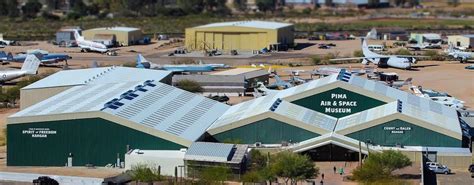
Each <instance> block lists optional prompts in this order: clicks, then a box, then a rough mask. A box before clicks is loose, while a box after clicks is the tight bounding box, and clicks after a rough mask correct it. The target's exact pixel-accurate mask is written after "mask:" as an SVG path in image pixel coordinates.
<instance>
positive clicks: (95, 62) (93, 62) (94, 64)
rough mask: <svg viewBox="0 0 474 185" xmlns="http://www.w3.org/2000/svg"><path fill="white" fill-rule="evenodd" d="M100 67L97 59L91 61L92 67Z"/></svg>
mask: <svg viewBox="0 0 474 185" xmlns="http://www.w3.org/2000/svg"><path fill="white" fill-rule="evenodd" d="M98 67H99V63H98V62H97V61H95V60H94V61H92V63H91V68H98Z"/></svg>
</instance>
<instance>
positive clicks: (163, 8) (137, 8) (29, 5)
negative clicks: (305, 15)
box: [0, 0, 230, 19]
mask: <svg viewBox="0 0 474 185" xmlns="http://www.w3.org/2000/svg"><path fill="white" fill-rule="evenodd" d="M63 2H64V1H61V0H45V1H44V4H42V3H41V2H40V1H39V0H27V1H26V3H25V4H24V5H23V6H20V5H19V4H18V1H16V0H0V16H10V17H17V16H19V15H23V17H26V18H34V17H36V16H38V15H39V14H40V12H43V13H42V15H43V17H45V18H51V17H54V16H52V14H51V12H52V11H53V10H62V11H65V12H66V13H67V16H66V17H67V18H70V19H77V18H80V17H83V16H98V17H99V18H103V17H105V16H107V15H108V14H109V13H112V14H114V15H117V16H127V17H134V16H158V15H164V16H182V15H189V14H201V13H208V12H212V13H213V14H217V15H228V14H230V9H229V8H228V7H227V5H226V0H177V1H176V3H175V4H174V3H170V2H169V0H142V1H136V0H91V1H84V0H71V1H70V5H69V6H68V5H65V4H63ZM86 2H87V3H86Z"/></svg>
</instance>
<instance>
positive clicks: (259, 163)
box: [242, 150, 319, 185]
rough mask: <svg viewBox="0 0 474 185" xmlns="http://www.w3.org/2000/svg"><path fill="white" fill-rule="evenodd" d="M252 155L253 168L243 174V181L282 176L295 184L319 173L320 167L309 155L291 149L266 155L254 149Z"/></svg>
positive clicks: (258, 180) (259, 181) (254, 181)
mask: <svg viewBox="0 0 474 185" xmlns="http://www.w3.org/2000/svg"><path fill="white" fill-rule="evenodd" d="M250 156H251V165H250V169H251V170H250V171H249V172H247V173H246V174H245V175H244V176H243V178H242V181H243V182H252V183H262V182H268V181H269V182H274V181H276V180H277V178H280V179H283V180H284V181H285V183H286V184H288V183H289V184H292V185H293V184H297V182H299V181H301V180H305V179H310V178H314V177H317V176H318V174H319V169H318V168H315V167H314V163H313V162H312V161H311V160H310V159H309V157H308V156H306V155H300V154H296V153H293V152H291V151H283V152H279V153H277V154H275V155H271V156H270V155H267V156H265V155H263V154H262V153H260V152H259V151H258V150H252V151H251V152H250Z"/></svg>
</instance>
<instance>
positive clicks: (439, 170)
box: [429, 166, 451, 175]
mask: <svg viewBox="0 0 474 185" xmlns="http://www.w3.org/2000/svg"><path fill="white" fill-rule="evenodd" d="M429 169H430V170H431V171H433V172H435V173H444V174H446V175H447V174H450V173H451V169H449V168H448V167H447V166H434V167H429Z"/></svg>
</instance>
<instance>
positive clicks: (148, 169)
mask: <svg viewBox="0 0 474 185" xmlns="http://www.w3.org/2000/svg"><path fill="white" fill-rule="evenodd" d="M131 176H132V180H133V181H135V182H137V183H138V182H148V183H151V182H155V181H161V180H163V178H162V177H161V175H160V168H159V167H157V166H150V165H147V164H138V165H135V166H133V167H132V173H131Z"/></svg>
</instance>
